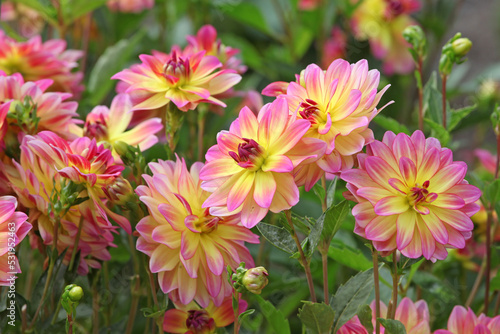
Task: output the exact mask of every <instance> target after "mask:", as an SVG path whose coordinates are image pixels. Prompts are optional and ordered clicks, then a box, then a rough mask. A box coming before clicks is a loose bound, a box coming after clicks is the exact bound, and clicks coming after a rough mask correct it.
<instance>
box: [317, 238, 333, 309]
mask: <svg viewBox="0 0 500 334" xmlns="http://www.w3.org/2000/svg"><path fill="white" fill-rule="evenodd" d="M319 252H320V253H321V263H322V265H323V297H324V299H325V304H326V305H329V304H330V298H329V297H330V295H329V293H328V245H327V244H326V242H323V246H322V247H320V248H319Z"/></svg>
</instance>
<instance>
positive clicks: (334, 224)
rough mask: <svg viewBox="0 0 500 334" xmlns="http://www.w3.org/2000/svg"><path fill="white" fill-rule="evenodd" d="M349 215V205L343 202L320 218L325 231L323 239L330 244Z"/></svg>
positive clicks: (329, 209)
mask: <svg viewBox="0 0 500 334" xmlns="http://www.w3.org/2000/svg"><path fill="white" fill-rule="evenodd" d="M348 213H349V203H348V202H347V201H346V200H343V201H342V202H340V203H339V204H337V205H334V206H331V207H329V208H328V209H327V210H326V211H325V212H323V214H322V215H321V216H320V217H319V218H318V223H319V222H323V231H322V233H321V239H322V240H323V241H324V242H326V243H327V244H330V242H331V241H332V239H333V237H334V236H335V234H336V233H337V232H338V230H339V229H340V226H342V223H343V222H344V218H345V216H346V215H347V214H348Z"/></svg>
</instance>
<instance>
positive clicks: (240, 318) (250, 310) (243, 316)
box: [238, 308, 255, 324]
mask: <svg viewBox="0 0 500 334" xmlns="http://www.w3.org/2000/svg"><path fill="white" fill-rule="evenodd" d="M254 312H255V309H253V308H251V309H249V310H246V311H245V312H242V313H240V315H239V316H238V322H239V323H240V324H241V323H242V322H243V320H245V318H246V317H247V316H249V315H250V314H253V313H254Z"/></svg>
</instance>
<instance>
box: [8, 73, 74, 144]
mask: <svg viewBox="0 0 500 334" xmlns="http://www.w3.org/2000/svg"><path fill="white" fill-rule="evenodd" d="M52 83H53V81H52V80H50V79H44V80H38V81H34V82H25V80H24V79H23V77H22V76H21V75H20V74H19V73H15V74H13V75H6V74H5V73H4V72H1V71H0V104H2V103H6V102H10V109H9V111H10V114H9V115H8V116H7V117H8V118H7V121H8V123H10V125H9V126H8V129H9V130H11V131H12V133H13V134H17V133H18V132H24V133H27V134H35V133H36V132H39V131H43V130H49V131H53V132H55V133H57V134H58V135H60V136H62V137H64V138H67V139H74V138H76V137H78V136H80V135H81V134H82V130H81V128H79V127H78V125H77V124H80V123H81V121H80V120H78V119H77V117H78V113H77V112H76V109H77V107H78V104H77V103H76V102H74V101H65V100H67V99H68V98H70V97H71V94H69V93H56V92H46V90H47V88H48V87H50V85H52ZM27 100H28V104H29V105H30V107H32V108H34V109H35V110H36V117H37V118H38V122H37V124H36V127H34V124H31V123H27V124H19V123H18V120H17V119H18V118H19V117H20V116H21V115H17V110H16V109H18V107H19V105H24V104H25V103H26V102H27ZM26 116H28V115H26ZM21 118H24V117H22V116H21ZM31 120H32V118H29V119H28V120H27V122H30V121H31Z"/></svg>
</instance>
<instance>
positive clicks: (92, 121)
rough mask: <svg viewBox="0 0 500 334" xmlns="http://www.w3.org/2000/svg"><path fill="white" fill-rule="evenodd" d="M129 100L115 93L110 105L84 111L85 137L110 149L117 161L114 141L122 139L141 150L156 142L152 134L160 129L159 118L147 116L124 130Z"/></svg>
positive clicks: (128, 120)
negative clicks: (85, 116)
mask: <svg viewBox="0 0 500 334" xmlns="http://www.w3.org/2000/svg"><path fill="white" fill-rule="evenodd" d="M132 116H133V111H132V101H131V100H130V97H129V96H128V95H127V94H118V95H116V96H115V98H114V99H113V101H112V102H111V106H110V107H109V108H108V107H106V106H97V107H95V108H94V109H92V111H91V112H90V113H89V114H87V119H86V121H85V126H84V129H83V133H84V135H85V136H86V137H89V138H95V140H96V141H97V143H98V144H103V145H104V146H105V147H107V148H109V149H110V150H112V151H113V158H114V159H115V161H116V162H120V161H121V160H120V156H119V155H118V153H116V149H115V148H114V147H115V144H116V143H118V142H123V143H126V144H128V145H131V146H134V147H135V146H139V149H140V150H141V151H145V150H147V149H148V148H150V147H151V146H153V145H154V144H156V143H157V142H158V137H156V136H155V133H157V132H158V131H160V130H161V129H162V128H163V125H162V124H161V118H157V117H154V118H150V119H147V120H145V121H143V122H141V123H139V124H137V125H136V126H135V127H134V128H132V129H128V130H127V128H129V126H130V122H131V120H132Z"/></svg>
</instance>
